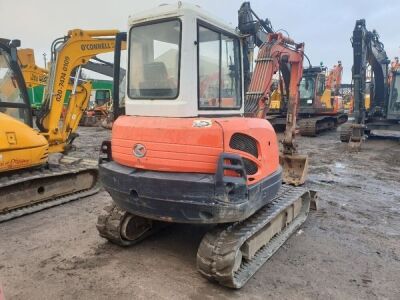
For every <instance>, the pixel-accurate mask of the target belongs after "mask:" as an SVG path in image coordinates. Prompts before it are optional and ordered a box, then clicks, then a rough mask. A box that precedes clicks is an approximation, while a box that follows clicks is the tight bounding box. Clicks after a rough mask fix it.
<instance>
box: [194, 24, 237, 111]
mask: <svg viewBox="0 0 400 300" xmlns="http://www.w3.org/2000/svg"><path fill="white" fill-rule="evenodd" d="M240 87H241V65H240V43H239V40H238V38H237V37H234V36H231V35H229V34H225V33H223V32H219V31H218V30H214V29H212V28H209V27H207V26H203V25H200V24H199V25H198V98H199V99H198V100H199V108H200V109H238V108H240V107H241V104H242V96H241V89H240Z"/></svg>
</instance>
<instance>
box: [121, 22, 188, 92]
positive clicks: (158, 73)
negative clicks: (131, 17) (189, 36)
mask: <svg viewBox="0 0 400 300" xmlns="http://www.w3.org/2000/svg"><path fill="white" fill-rule="evenodd" d="M129 39H130V41H129V43H130V45H129V65H130V66H129V74H128V82H129V84H128V96H129V97H130V98H133V99H175V98H177V97H178V94H179V63H180V48H181V47H180V43H181V22H180V21H179V20H170V21H161V22H157V23H150V24H145V25H138V26H135V27H132V28H131V30H130V38H129Z"/></svg>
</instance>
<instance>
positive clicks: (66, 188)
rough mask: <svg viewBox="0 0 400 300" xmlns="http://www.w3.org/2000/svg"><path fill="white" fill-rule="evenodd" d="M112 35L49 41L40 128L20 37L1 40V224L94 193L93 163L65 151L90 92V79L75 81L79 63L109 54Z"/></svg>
mask: <svg viewBox="0 0 400 300" xmlns="http://www.w3.org/2000/svg"><path fill="white" fill-rule="evenodd" d="M117 33H118V31H117V30H86V31H84V30H80V29H75V30H71V31H69V32H68V34H67V36H64V37H62V38H59V39H56V40H55V41H54V42H53V44H52V57H51V61H50V70H49V73H48V79H47V85H46V90H45V97H44V98H45V99H44V102H43V105H42V107H41V109H40V111H39V112H38V114H37V118H36V125H37V127H38V129H39V130H37V129H34V128H33V120H32V109H31V105H30V103H29V99H28V94H27V89H26V87H27V83H26V82H25V80H24V76H23V73H22V71H21V67H20V62H19V59H18V52H17V48H18V47H19V46H20V41H19V40H12V41H10V40H7V39H0V222H1V221H5V220H9V219H11V218H14V217H18V216H21V215H24V214H28V213H32V212H35V211H38V210H42V209H44V208H47V207H51V206H54V205H58V204H61V203H65V202H68V201H71V200H75V199H79V198H81V197H84V196H88V195H91V194H93V193H96V192H97V191H98V187H97V186H96V181H97V176H98V171H97V162H95V161H91V160H87V159H78V158H73V157H70V156H66V155H64V154H66V152H67V151H68V150H70V148H71V143H72V141H73V139H74V138H75V137H76V136H77V133H76V130H77V127H78V124H79V120H80V118H81V117H82V114H83V112H84V110H85V109H86V107H87V105H88V100H89V97H88V95H90V88H91V83H90V82H83V81H81V80H80V79H79V77H80V71H81V67H82V65H84V64H86V63H87V62H88V61H89V60H90V59H92V58H93V57H95V55H97V54H100V53H106V52H113V51H114V45H115V35H116V34H117ZM67 90H70V91H71V95H70V96H69V100H68V106H67V109H66V113H65V116H64V117H63V118H62V112H63V107H64V98H65V95H66V93H67ZM60 154H61V155H60Z"/></svg>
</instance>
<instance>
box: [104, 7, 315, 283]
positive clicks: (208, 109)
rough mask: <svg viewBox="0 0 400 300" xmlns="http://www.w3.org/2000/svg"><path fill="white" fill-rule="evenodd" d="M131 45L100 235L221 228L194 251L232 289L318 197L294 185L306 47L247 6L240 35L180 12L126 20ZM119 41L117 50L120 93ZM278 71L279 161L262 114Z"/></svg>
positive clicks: (204, 270) (122, 238)
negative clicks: (283, 122)
mask: <svg viewBox="0 0 400 300" xmlns="http://www.w3.org/2000/svg"><path fill="white" fill-rule="evenodd" d="M253 17H255V18H256V19H255V20H254V19H253ZM239 30H240V32H239ZM128 36H129V40H128V41H127V44H128V69H127V75H128V76H127V78H128V79H127V84H126V86H127V87H126V96H125V115H120V116H119V117H118V118H117V119H116V121H115V122H114V125H113V128H112V138H111V141H106V142H104V143H103V144H102V147H101V149H102V156H101V159H100V164H99V170H100V176H101V181H102V183H103V185H104V187H105V189H106V190H107V191H108V192H109V193H110V195H111V197H112V199H113V201H114V204H112V205H111V206H108V207H106V208H105V211H104V214H102V215H100V216H99V218H98V223H97V228H98V230H99V233H100V235H101V236H102V237H104V238H106V239H108V240H109V241H111V242H113V243H116V244H118V245H122V246H129V245H133V244H135V243H137V242H138V241H141V240H143V239H144V238H145V237H147V236H149V235H150V234H152V233H154V232H156V231H157V230H158V229H159V228H160V227H163V226H165V224H168V223H172V222H176V223H190V224H215V225H218V226H215V227H214V228H213V229H211V230H210V231H209V232H208V233H207V234H206V235H205V236H204V238H203V239H202V241H201V244H200V246H199V249H198V253H197V266H198V270H199V271H200V273H201V274H202V275H204V276H205V277H206V278H208V279H210V280H213V281H218V282H219V283H220V284H222V285H224V286H228V287H231V288H240V287H242V286H243V285H244V284H245V283H246V282H247V281H248V280H249V279H250V278H251V277H252V276H253V274H254V273H255V272H256V271H257V270H258V269H259V268H260V267H261V266H262V264H263V263H264V262H266V261H267V260H268V259H269V258H270V257H271V256H272V255H273V253H275V252H276V251H277V250H278V249H279V248H280V246H281V245H282V244H283V243H284V242H285V241H286V240H287V239H288V238H289V236H290V235H291V234H292V233H293V232H295V231H296V230H297V228H298V227H299V226H300V225H301V224H302V223H303V222H304V221H305V220H306V218H307V215H308V212H309V209H310V205H314V206H316V202H315V193H314V192H312V191H309V190H308V189H307V188H305V187H302V186H299V185H301V184H303V183H304V181H305V177H306V173H307V163H308V161H307V157H306V156H302V155H299V154H298V153H297V149H296V146H295V143H294V136H295V125H296V111H297V105H298V102H299V96H298V84H299V82H300V79H301V76H302V70H303V67H302V63H303V54H304V53H303V52H304V44H303V43H295V42H294V41H293V40H291V39H290V38H288V37H286V36H284V35H283V34H282V33H276V32H274V31H273V29H272V27H271V26H270V23H269V22H268V20H261V19H259V18H258V17H257V15H256V14H255V13H254V12H253V11H252V10H251V8H250V4H249V3H248V2H245V3H244V4H243V5H242V6H241V8H240V10H239V29H238V30H235V29H233V28H231V27H229V26H227V25H225V24H223V23H222V22H221V21H219V20H217V19H215V18H212V17H210V14H209V13H207V12H205V11H203V10H201V9H200V8H199V7H198V6H195V5H188V4H182V3H181V2H179V3H177V4H174V5H162V6H159V7H158V8H155V9H152V10H150V11H146V12H142V13H138V14H136V15H134V16H132V17H131V18H130V20H129V35H128ZM124 37H126V35H121V34H120V35H119V36H117V39H116V49H115V61H114V65H115V66H116V69H115V75H116V76H115V77H114V81H115V82H116V84H117V83H118V80H119V78H118V77H119V76H118V66H119V62H120V57H119V56H118V53H119V46H118V45H119V43H120V42H121V41H122V40H123V39H124ZM257 39H261V40H263V41H264V42H263V43H261V46H260V49H259V52H258V56H257V60H256V66H255V69H254V72H253V75H252V76H251V72H249V62H250V60H249V57H251V56H252V55H251V54H252V48H251V47H250V46H252V45H253V43H254V41H255V40H257ZM282 64H285V65H286V66H288V67H289V70H290V77H291V80H290V86H289V107H288V113H287V126H286V132H285V136H284V139H283V150H282V153H281V155H280V154H279V144H278V140H277V136H276V134H275V132H274V130H273V128H272V126H271V124H270V123H269V122H268V121H267V120H266V119H265V115H266V113H267V112H268V108H269V100H270V99H269V92H270V87H271V83H272V75H273V74H274V73H275V72H277V71H278V70H279V68H280V66H281V65H282ZM215 74H219V76H215ZM209 77H213V78H214V80H211V81H208V80H207V79H208V78H209ZM201 82H208V83H207V84H203V85H201V84H200V83H201ZM116 91H118V89H114V93H115V92H116ZM113 100H114V109H113V110H114V113H115V114H117V113H118V112H120V111H121V110H120V109H119V107H118V104H119V103H120V101H119V99H118V95H115V94H114V99H113ZM280 162H281V164H282V167H281V164H280ZM282 181H283V182H286V183H285V184H282Z"/></svg>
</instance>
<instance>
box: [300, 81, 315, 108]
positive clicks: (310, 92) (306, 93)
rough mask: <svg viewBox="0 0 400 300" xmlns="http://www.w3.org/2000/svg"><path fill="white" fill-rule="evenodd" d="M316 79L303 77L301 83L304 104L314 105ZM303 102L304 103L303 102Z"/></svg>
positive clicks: (301, 95) (301, 97) (301, 96)
mask: <svg viewBox="0 0 400 300" xmlns="http://www.w3.org/2000/svg"><path fill="white" fill-rule="evenodd" d="M314 87H315V78H313V77H303V78H302V79H301V81H300V87H299V90H300V99H304V100H305V103H304V104H312V102H313V98H314ZM302 102H303V101H302Z"/></svg>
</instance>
